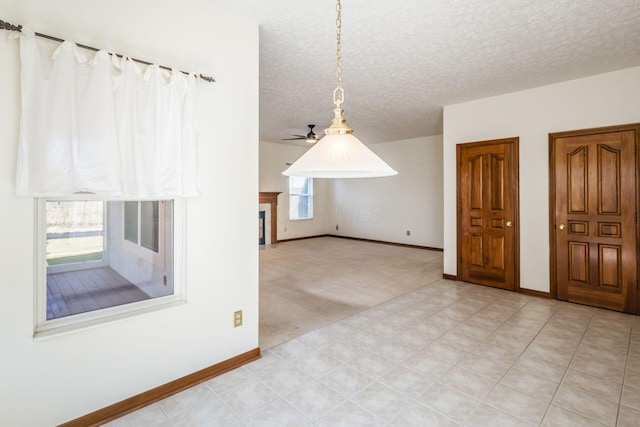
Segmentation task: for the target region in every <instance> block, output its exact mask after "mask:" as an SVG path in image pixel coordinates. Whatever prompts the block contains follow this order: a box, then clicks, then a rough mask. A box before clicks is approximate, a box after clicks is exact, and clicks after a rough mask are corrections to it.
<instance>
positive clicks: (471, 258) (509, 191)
mask: <svg viewBox="0 0 640 427" xmlns="http://www.w3.org/2000/svg"><path fill="white" fill-rule="evenodd" d="M456 154H457V183H458V184H457V185H458V187H457V198H458V200H457V203H458V221H457V224H458V225H457V234H458V236H457V237H458V240H457V241H458V263H457V264H458V279H459V280H463V281H466V282H472V283H479V284H483V285H489V286H494V287H498V288H502V289H509V290H517V289H519V277H518V271H519V252H520V251H519V246H518V138H508V139H499V140H494V141H484V142H474V143H468V144H458V145H457V146H456Z"/></svg>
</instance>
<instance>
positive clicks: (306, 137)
mask: <svg viewBox="0 0 640 427" xmlns="http://www.w3.org/2000/svg"><path fill="white" fill-rule="evenodd" d="M307 126H309V133H308V134H306V135H292V136H295V138H284V139H283V141H297V140H305V141H307V142H308V143H309V144H313V143H315V142H317V141H319V140H320V138H322V137H321V136H318V135H316V134H315V132H314V131H313V128H314V127H316V125H307Z"/></svg>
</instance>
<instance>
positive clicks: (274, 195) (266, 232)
mask: <svg viewBox="0 0 640 427" xmlns="http://www.w3.org/2000/svg"><path fill="white" fill-rule="evenodd" d="M278 194H280V192H262V191H261V192H260V199H259V203H260V208H259V212H260V213H259V214H258V215H259V217H258V218H260V217H261V216H262V213H261V212H264V219H262V220H260V219H259V223H258V227H260V224H262V230H261V231H259V233H260V234H259V235H260V236H264V243H260V244H267V245H268V244H275V243H278Z"/></svg>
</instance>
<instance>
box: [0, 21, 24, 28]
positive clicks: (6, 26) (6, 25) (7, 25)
mask: <svg viewBox="0 0 640 427" xmlns="http://www.w3.org/2000/svg"><path fill="white" fill-rule="evenodd" d="M0 30H8V31H22V25H12V24H9V23H8V22H4V21H3V20H2V19H0Z"/></svg>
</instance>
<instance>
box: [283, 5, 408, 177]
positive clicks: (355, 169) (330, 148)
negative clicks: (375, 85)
mask: <svg viewBox="0 0 640 427" xmlns="http://www.w3.org/2000/svg"><path fill="white" fill-rule="evenodd" d="M336 12H337V18H336V64H337V71H336V77H337V82H338V85H337V87H336V88H335V90H334V91H333V103H334V104H335V105H336V108H335V109H334V110H333V113H334V118H333V121H332V122H331V126H329V128H327V129H325V131H324V133H325V136H324V137H323V138H322V139H321V140H320V141H318V142H317V143H316V145H314V146H313V147H311V148H310V149H309V150H308V151H307V152H306V153H304V154H303V155H302V156H301V157H300V158H299V159H298V160H296V161H295V162H294V163H293V164H292V165H291V166H290V167H289V168H288V169H287V170H285V171H284V172H282V174H283V175H287V176H306V177H312V178H374V177H382V176H391V175H396V174H397V173H398V172H396V171H395V170H393V169H391V167H389V165H388V164H386V163H385V162H384V160H382V159H381V158H380V157H378V156H376V155H375V153H374V152H373V151H371V150H370V149H369V148H368V147H367V146H366V145H364V144H363V143H362V142H360V140H359V139H358V138H356V137H355V136H353V130H352V129H351V128H350V127H348V126H347V125H346V120H345V119H344V118H343V117H342V113H343V112H344V110H343V109H342V103H343V102H344V89H343V88H342V65H341V63H340V61H341V54H342V52H341V49H342V41H341V39H340V36H341V34H340V33H341V31H342V4H341V3H340V0H337V4H336Z"/></svg>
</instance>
